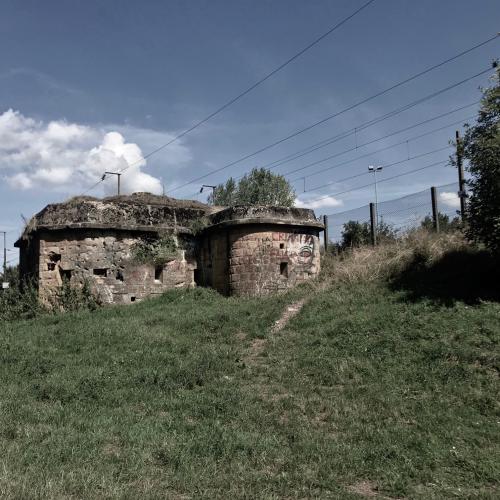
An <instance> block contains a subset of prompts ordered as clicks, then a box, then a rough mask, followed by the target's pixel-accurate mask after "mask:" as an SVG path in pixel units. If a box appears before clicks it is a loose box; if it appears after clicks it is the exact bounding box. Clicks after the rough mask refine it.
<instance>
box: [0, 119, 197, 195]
mask: <svg viewBox="0 0 500 500" xmlns="http://www.w3.org/2000/svg"><path fill="white" fill-rule="evenodd" d="M119 128H120V127H112V126H101V127H91V126H86V125H79V124H76V123H68V122H66V121H51V122H48V123H45V122H42V121H39V120H35V119H33V118H30V117H26V116H24V115H22V114H21V113H20V112H18V111H14V110H12V109H10V110H8V111H6V112H4V113H3V114H1V115H0V175H1V176H2V177H3V178H4V179H5V180H6V181H7V182H8V184H9V185H10V186H11V187H12V188H13V189H20V190H27V189H35V188H36V189H44V190H46V189H52V190H58V191H65V192H68V191H71V192H75V193H78V192H81V191H83V190H85V189H86V188H88V187H89V186H90V185H92V184H94V183H95V182H96V181H97V180H99V179H100V178H101V176H102V174H103V173H104V172H105V171H106V170H107V171H120V170H123V169H126V171H125V172H124V175H123V176H122V178H121V180H122V190H123V192H125V193H131V192H137V191H149V192H151V193H157V194H159V193H161V191H162V186H161V181H160V180H159V179H158V178H156V177H154V176H152V175H150V174H148V173H146V172H144V171H143V168H144V167H145V166H146V159H145V158H144V155H143V153H142V151H141V148H140V147H139V146H138V145H137V144H136V143H134V142H128V141H127V140H126V139H125V135H124V134H126V135H127V136H128V137H133V136H135V137H139V138H142V139H143V140H144V143H145V144H146V146H147V147H148V146H149V143H153V142H155V143H156V145H158V144H159V143H161V142H164V141H168V139H169V138H170V137H171V136H169V135H168V134H161V133H159V132H155V131H148V130H147V129H138V128H132V127H130V126H128V127H123V129H124V130H117V129H119ZM150 136H153V137H152V138H151V137H150ZM148 138H149V139H150V140H149V141H148ZM129 140H130V139H129ZM160 140H161V142H160ZM173 146H174V147H173V148H171V149H170V150H169V152H168V156H167V155H164V156H163V158H162V159H163V164H164V166H165V167H167V168H168V167H172V166H174V165H175V166H176V167H178V166H179V164H182V163H184V162H186V161H187V160H189V159H190V153H189V150H188V149H187V148H186V147H185V146H183V145H182V144H175V145H173ZM102 186H103V189H104V192H106V193H114V192H115V189H116V181H115V179H114V177H113V178H108V179H106V180H105V182H103V183H102Z"/></svg>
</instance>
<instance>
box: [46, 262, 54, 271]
mask: <svg viewBox="0 0 500 500" xmlns="http://www.w3.org/2000/svg"><path fill="white" fill-rule="evenodd" d="M55 268H56V263H55V262H48V263H47V269H48V270H49V271H53V270H54V269H55Z"/></svg>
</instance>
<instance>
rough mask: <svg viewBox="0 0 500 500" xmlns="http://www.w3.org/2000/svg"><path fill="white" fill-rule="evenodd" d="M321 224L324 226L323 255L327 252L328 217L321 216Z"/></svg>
mask: <svg viewBox="0 0 500 500" xmlns="http://www.w3.org/2000/svg"><path fill="white" fill-rule="evenodd" d="M323 224H324V226H325V230H324V231H323V236H324V238H325V240H324V247H325V253H326V252H328V215H323Z"/></svg>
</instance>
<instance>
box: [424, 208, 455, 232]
mask: <svg viewBox="0 0 500 500" xmlns="http://www.w3.org/2000/svg"><path fill="white" fill-rule="evenodd" d="M438 220H439V231H441V232H443V233H446V232H449V231H456V230H458V229H460V228H461V226H462V224H461V222H460V218H459V217H458V216H457V217H453V219H450V218H449V217H448V215H447V214H442V213H441V212H438ZM420 225H421V227H423V228H424V229H428V230H429V231H432V230H433V229H434V220H433V219H432V217H431V216H430V215H426V216H425V218H424V219H423V220H422V222H421V223H420Z"/></svg>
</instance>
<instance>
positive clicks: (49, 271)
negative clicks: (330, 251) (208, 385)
mask: <svg viewBox="0 0 500 500" xmlns="http://www.w3.org/2000/svg"><path fill="white" fill-rule="evenodd" d="M322 229H323V225H322V224H321V223H320V222H318V221H317V220H316V218H315V216H314V212H313V211H312V210H307V209H300V208H284V207H243V206H237V207H211V206H208V205H206V204H203V203H199V202H196V201H187V200H176V199H173V198H168V197H165V196H156V195H151V194H148V193H135V194H133V195H128V196H115V197H109V198H104V199H96V198H91V197H79V198H73V199H71V200H68V201H67V202H64V203H59V204H51V205H48V206H47V207H45V208H44V209H43V210H42V211H41V212H39V213H38V214H36V215H35V216H34V217H33V218H32V219H31V220H30V222H29V223H28V225H27V227H26V228H25V230H24V232H23V234H22V236H21V237H20V238H19V240H18V241H17V242H16V246H17V247H18V248H19V249H20V274H21V278H22V279H26V278H31V279H32V280H33V282H34V283H35V284H36V286H37V287H38V290H39V295H40V298H41V299H42V300H46V299H48V298H49V297H50V295H51V294H54V293H55V292H56V291H57V289H58V288H59V287H61V286H62V284H63V283H64V282H65V281H67V282H69V283H70V284H71V285H72V286H73V285H74V286H81V285H83V283H85V282H88V283H89V284H90V286H91V289H92V290H93V291H94V292H95V293H97V294H98V295H99V297H100V299H101V300H102V301H103V302H105V303H131V302H136V301H138V300H141V299H143V298H145V297H148V296H151V295H155V294H161V293H163V292H164V291H166V290H168V289H171V288H176V287H186V288H187V287H194V286H197V285H200V286H208V287H213V288H215V289H216V290H218V291H219V292H220V293H222V294H225V295H260V294H264V293H269V292H273V291H280V290H285V289H287V288H289V287H291V286H294V285H295V284H297V283H300V282H303V281H306V280H308V279H310V278H312V277H314V276H316V275H317V274H318V273H319V269H320V252H319V231H321V230H322ZM164 242H166V244H165V246H164V247H162V246H161V245H162V244H163V243H164ZM148 245H152V247H151V248H154V249H155V251H157V253H156V254H154V258H142V257H144V255H142V254H141V255H142V257H141V255H139V256H138V253H139V254H140V252H138V249H139V250H141V249H144V248H145V249H146V250H148V249H149V248H150V247H148ZM146 253H147V252H146ZM158 255H159V257H158ZM139 257H141V258H139Z"/></svg>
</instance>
